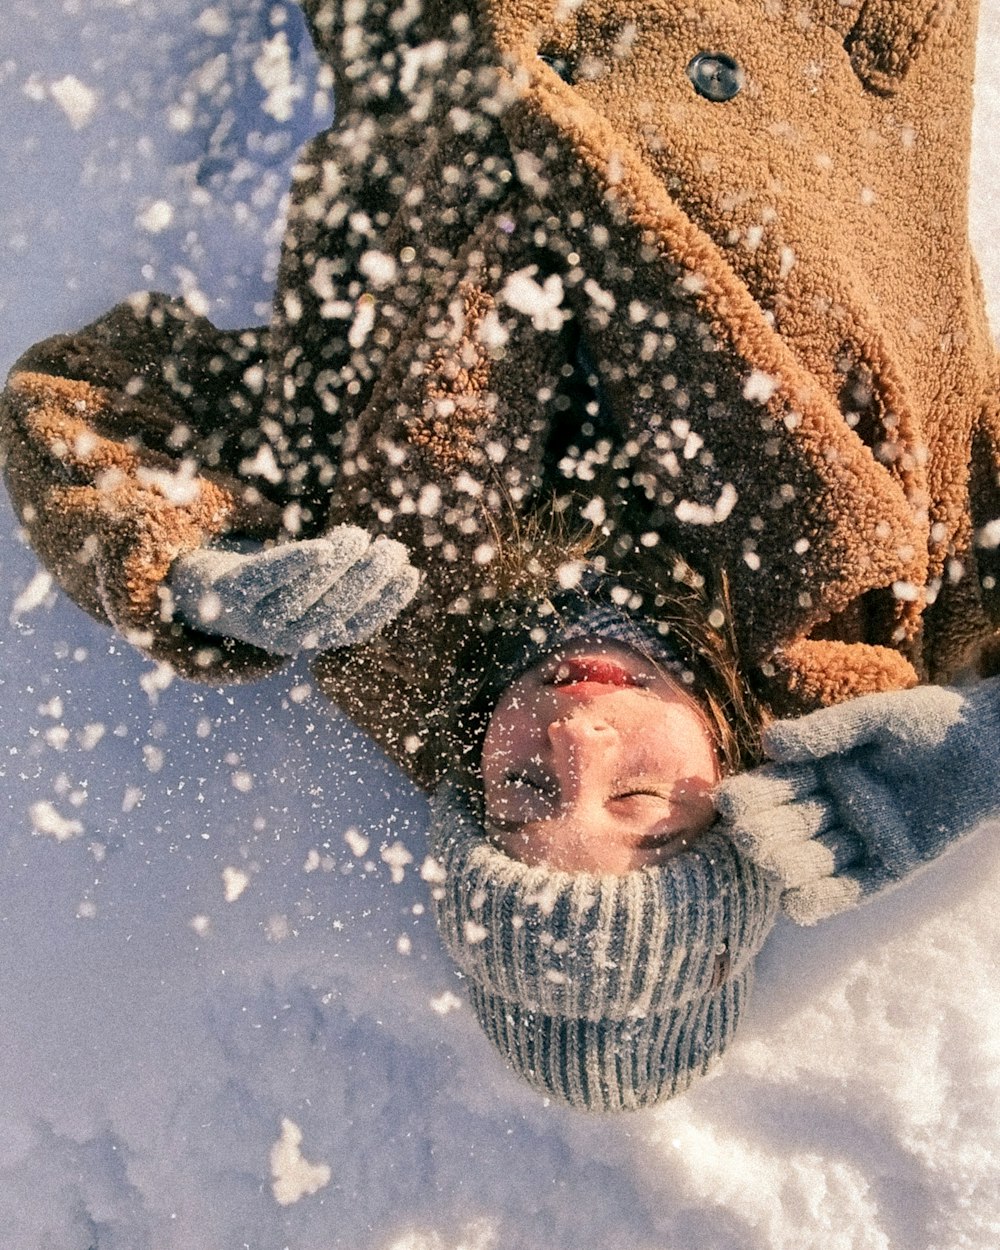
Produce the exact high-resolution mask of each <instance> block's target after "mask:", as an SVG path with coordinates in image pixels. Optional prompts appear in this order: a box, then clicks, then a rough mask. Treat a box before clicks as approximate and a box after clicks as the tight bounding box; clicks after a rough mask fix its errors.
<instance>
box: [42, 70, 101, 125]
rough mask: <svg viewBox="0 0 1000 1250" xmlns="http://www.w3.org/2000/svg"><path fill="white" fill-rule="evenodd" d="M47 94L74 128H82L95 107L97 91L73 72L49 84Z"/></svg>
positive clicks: (92, 114)
mask: <svg viewBox="0 0 1000 1250" xmlns="http://www.w3.org/2000/svg"><path fill="white" fill-rule="evenodd" d="M49 94H50V95H51V96H52V99H53V100H55V102H56V104H58V105H59V107H60V108H61V109H62V111H63V112H64V113H65V114H66V116H67V117H68V118H69V124H70V125H71V126H72V127H73V129H74V130H82V129H83V127H84V126H86V125H87V123H88V122H89V121H90V120H91V119H92V118H93V116H94V112H95V110H96V109H97V98H98V97H97V92H96V91H94V89H93V88H92V87H88V86H87V85H86V83H82V82H81V81H80V80H79V78H77V77H76V76H75V75H74V74H67V75H66V77H65V78H60V79H59V80H58V81H57V82H54V83H51V84H50V85H49Z"/></svg>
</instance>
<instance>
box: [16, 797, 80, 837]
mask: <svg viewBox="0 0 1000 1250" xmlns="http://www.w3.org/2000/svg"><path fill="white" fill-rule="evenodd" d="M28 814H29V815H30V817H31V825H32V828H33V830H34V832H35V833H39V834H45V835H47V836H48V837H50V838H55V840H56V841H57V842H67V841H68V840H69V839H70V838H76V837H79V836H80V834H81V833H83V825H81V824H80V822H79V821H78V820H67V819H66V818H65V817H64V816H60V814H59V813H58V812H57V811H56V809H55V808H54V807H53V806H52V804H51V803H45V802H42V803H33V804H32V805H31V807H30V808H29V809H28Z"/></svg>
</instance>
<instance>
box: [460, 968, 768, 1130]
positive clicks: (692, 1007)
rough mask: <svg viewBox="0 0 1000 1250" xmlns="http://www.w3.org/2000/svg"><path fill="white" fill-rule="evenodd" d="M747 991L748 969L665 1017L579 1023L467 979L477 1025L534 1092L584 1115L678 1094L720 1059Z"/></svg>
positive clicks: (640, 1105)
mask: <svg viewBox="0 0 1000 1250" xmlns="http://www.w3.org/2000/svg"><path fill="white" fill-rule="evenodd" d="M752 985H753V965H752V964H748V965H747V966H746V967H745V968H744V969H743V970H742V972H740V973H739V974H738V975H737V976H735V977H731V978H730V979H729V980H728V981H726V983H725V984H724V985H723V986H721V988H720V989H719V991H718V992H717V993H715V994H712V995H709V996H707V997H705V998H702V999H700V1000H698V999H696V1000H693V1001H692V1002H691V1003H688V1004H685V1005H684V1006H683V1007H681V1008H678V1009H677V1010H676V1011H670V1012H667V1013H666V1014H665V1015H654V1016H644V1017H637V1018H635V1019H629V1020H608V1019H604V1020H583V1019H580V1018H577V1017H571V1016H551V1015H544V1014H542V1013H541V1012H536V1011H531V1010H530V1009H528V1008H525V1007H523V1006H522V1005H521V1004H520V1003H517V1002H514V1001H512V1000H511V999H506V998H501V997H500V996H499V995H495V994H490V993H489V992H488V991H487V990H484V989H483V987H482V986H480V985H477V984H476V983H475V982H474V981H470V982H469V997H470V999H471V1002H472V1006H473V1008H474V1009H475V1012H476V1015H477V1017H478V1018H479V1023H480V1024H481V1025H482V1027H483V1031H484V1032H485V1033H486V1036H487V1037H488V1038H489V1039H490V1041H491V1042H492V1043H493V1044H494V1046H495V1047H496V1048H497V1050H498V1051H499V1052H500V1054H501V1055H502V1056H503V1057H504V1059H505V1060H506V1061H507V1063H508V1064H509V1065H510V1066H511V1067H512V1068H513V1069H514V1070H515V1071H516V1072H517V1073H518V1074H519V1075H521V1076H522V1077H523V1078H524V1079H525V1080H526V1081H528V1083H529V1084H531V1085H532V1086H534V1087H535V1088H536V1089H537V1090H539V1091H540V1092H541V1093H544V1094H547V1095H549V1096H551V1097H553V1098H555V1099H557V1100H559V1101H560V1102H564V1103H568V1104H569V1105H570V1106H572V1107H575V1108H578V1109H580V1108H582V1109H586V1110H587V1111H598V1112H615V1111H636V1110H639V1109H641V1108H643V1107H651V1106H655V1105H656V1104H657V1103H660V1102H665V1101H666V1100H667V1099H668V1098H673V1097H674V1096H675V1095H677V1094H681V1093H683V1092H684V1091H685V1090H686V1089H687V1088H688V1086H689V1085H690V1084H691V1082H692V1081H694V1080H696V1079H697V1078H698V1077H699V1076H703V1075H704V1074H705V1073H706V1072H707V1071H708V1069H709V1068H710V1067H711V1066H712V1064H713V1062H714V1061H715V1060H716V1059H717V1058H718V1057H719V1056H720V1055H721V1054H722V1053H723V1051H724V1050H725V1049H726V1047H727V1046H728V1045H729V1042H730V1041H731V1040H732V1037H733V1034H734V1033H735V1032H736V1027H737V1024H738V1023H739V1020H740V1017H741V1013H742V1011H743V1007H744V1004H745V1003H746V1001H747V1000H748V998H749V996H750V991H751V988H752Z"/></svg>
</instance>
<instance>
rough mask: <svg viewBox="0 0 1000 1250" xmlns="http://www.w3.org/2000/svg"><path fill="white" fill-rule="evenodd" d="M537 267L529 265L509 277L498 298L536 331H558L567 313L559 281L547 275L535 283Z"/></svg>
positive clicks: (553, 274)
mask: <svg viewBox="0 0 1000 1250" xmlns="http://www.w3.org/2000/svg"><path fill="white" fill-rule="evenodd" d="M537 272H538V266H537V265H529V266H527V268H525V269H518V270H517V272H516V273H512V274H511V275H510V277H509V278H508V279H507V281H506V282H505V283H504V285H503V287H502V289H501V291H500V298H501V299H502V300H503V301H504V303H506V304H508V305H509V306H510V307H511V308H513V309H514V310H515V312H519V313H524V314H525V315H526V316H530V317H531V324H532V325H533V326H534V327H535V329H536V330H553V331H555V330H559V329H560V328H561V327H562V324H563V322H564V321H565V320H566V318H567V317H568V316H569V313H568V312H566V311H565V310H564V309H563V306H562V304H563V296H564V294H565V292H564V290H563V283H562V278H560V277H559V275H558V274H556V273H552V274H549V275H548V277H547V278H546V279H545V281H544V282H541V283H540V282H536V281H535V274H536V273H537Z"/></svg>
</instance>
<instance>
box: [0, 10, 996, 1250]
mask: <svg viewBox="0 0 1000 1250" xmlns="http://www.w3.org/2000/svg"><path fill="white" fill-rule="evenodd" d="M983 22H984V26H983V32H982V38H981V51H982V56H981V66H980V81H979V86H978V112H977V130H976V150H975V162H974V194H973V204H972V214H973V228H974V233H975V237H976V239H977V241H978V247H979V253H980V259H981V262H982V265H983V271H984V276H985V279H986V283H987V287H988V291H989V294H990V298H991V300H992V309H993V312H994V323H995V324H1000V318H997V316H996V314H997V312H998V311H1000V304H998V301H1000V242H996V241H995V240H994V238H993V233H994V232H993V227H994V223H995V220H996V217H995V213H996V209H995V201H994V204H992V205H991V203H990V188H991V187H995V186H996V185H997V178H998V174H1000V148H998V145H997V144H996V143H995V141H994V140H993V139H992V138H991V136H992V135H995V134H996V133H997V132H998V130H1000V94H998V93H1000V3H998V0H987V2H986V5H985V8H984V13H983ZM275 48H280V49H281V50H282V54H281V66H280V75H279V77H280V83H279V82H277V80H276V79H272V78H269V77H268V75H263V74H262V72H261V68H260V67H261V65H262V64H270V63H271V61H270V60H268V58H271V59H274V55H275V54H274V49H275ZM286 48H287V56H286V53H285V51H284V49H286ZM0 49H2V55H0V92H2V100H3V115H4V126H3V127H2V129H0V160H2V162H3V171H2V172H3V187H4V192H3V196H2V197H0V249H2V257H3V260H2V266H0V364H2V365H3V367H4V369H6V368H7V367H9V365H10V364H11V363H12V362H13V360H14V359H15V358H16V356H17V354H18V353H19V352H20V351H21V350H23V349H24V348H25V347H26V346H27V345H28V344H30V343H31V342H33V341H35V340H37V339H39V338H41V337H43V336H44V335H47V334H50V333H54V332H56V331H59V330H64V329H67V328H71V327H74V326H77V325H81V324H83V323H84V322H85V321H87V320H90V319H91V318H93V317H94V316H96V315H98V314H99V313H101V312H103V311H104V310H105V309H106V308H108V307H109V306H110V305H111V304H113V303H114V302H116V301H117V300H118V299H120V298H122V297H124V296H125V295H126V294H128V293H129V292H131V291H134V290H139V289H143V288H149V287H155V288H158V289H165V290H169V291H172V292H176V293H187V294H189V295H190V297H191V298H192V300H193V302H195V303H196V304H199V306H205V307H207V308H208V310H209V311H210V313H211V314H212V315H213V317H214V318H215V319H216V320H217V321H219V322H220V323H222V324H225V325H229V326H235V325H239V324H250V323H255V322H258V321H260V320H262V319H264V318H265V317H266V314H267V303H268V298H269V290H270V283H271V281H272V279H273V268H274V259H275V245H276V240H277V238H278V237H279V232H278V230H277V229H276V228H275V226H274V222H275V219H276V217H277V214H278V211H279V207H280V197H281V195H282V194H283V192H284V189H285V187H286V185H287V178H288V168H289V163H290V161H291V157H292V154H293V152H294V149H295V147H296V145H297V144H298V143H299V142H301V141H302V140H303V139H304V138H305V137H306V136H307V135H308V134H309V133H311V132H312V131H313V130H315V129H317V128H318V126H319V125H320V124H322V122H323V120H324V118H325V117H326V116H327V110H328V107H329V101H328V100H327V98H326V96H325V92H324V90H323V87H322V81H321V79H318V78H317V69H316V65H315V62H314V60H313V58H312V54H311V51H310V50H309V48H308V43H307V40H306V39H305V36H304V33H303V28H302V23H301V20H300V18H299V16H298V14H297V12H296V11H295V10H294V8H292V7H291V6H290V5H288V4H286V3H277V4H257V3H252V2H251V0H219V2H218V3H215V4H214V5H212V6H211V7H209V6H208V5H206V4H205V3H203V0H155V2H154V0H131V2H130V0H85V2H84V3H79V2H76V3H71V2H67V3H65V4H62V5H52V4H49V3H46V2H45V0H7V2H6V5H5V8H4V21H3V22H2V23H0ZM269 49H270V51H269ZM275 72H276V73H277V71H275ZM66 83H73V84H75V85H74V87H73V91H72V93H69V92H67V90H65V89H61V90H57V89H56V88H57V87H58V85H59V84H63V86H64V87H65V84H66ZM279 89H280V100H281V107H280V108H278V107H276V105H275V94H274V93H275V91H277V90H279ZM70 100H72V101H75V102H76V103H74V104H73V106H72V107H70V106H69V104H68V103H67V101H70ZM84 103H85V104H86V107H85V108H84V107H83V104H84ZM279 117H280V122H279ZM2 509H3V511H2V517H3V520H2V534H0V542H2V547H0V560H2V565H3V577H2V581H0V585H2V591H0V594H2V597H3V606H2V607H0V619H3V620H4V621H5V622H6V621H8V620H9V625H7V626H6V627H5V628H4V630H3V633H2V635H0V682H2V687H3V702H2V716H0V783H2V788H3V795H4V799H5V802H4V807H3V810H4V811H5V812H6V813H7V816H6V820H5V822H4V825H3V827H2V830H0V1246H2V1247H10V1248H11V1250H242V1248H243V1247H247V1248H251V1250H283V1248H286V1247H287V1248H288V1250H332V1248H334V1247H345V1248H348V1250H459V1247H462V1248H464V1250H500V1248H502V1250H516V1248H518V1247H524V1248H525V1250H542V1248H543V1247H544V1250H563V1248H565V1250H571V1248H572V1250H577V1248H579V1247H584V1248H594V1250H603V1248H615V1250H617V1248H618V1247H622V1248H623V1250H624V1248H628V1250H675V1248H676V1250H695V1248H696V1250H810V1248H812V1247H815V1248H816V1250H888V1248H892V1250H923V1248H926V1250H931V1248H934V1250H951V1248H955V1250H957V1248H958V1247H962V1248H964V1250H996V1247H997V1246H998V1245H1000V1007H998V997H997V984H998V969H997V951H998V950H1000V908H997V906H996V902H995V900H996V898H997V897H998V892H1000V854H998V850H997V835H998V834H1000V827H997V826H993V827H984V828H983V829H981V830H980V831H979V832H978V833H977V834H976V835H974V836H973V837H971V838H970V839H968V840H967V841H966V842H965V843H964V844H963V845H962V846H961V847H959V848H958V849H957V850H956V851H954V852H953V853H952V854H951V855H949V856H948V857H946V859H944V860H943V861H940V862H938V863H937V864H935V865H933V866H931V867H930V868H928V869H927V870H926V871H925V872H924V873H923V874H922V875H921V876H920V877H918V878H917V879H916V880H915V881H914V882H912V883H911V884H910V885H908V886H907V887H905V888H903V889H900V890H898V891H896V892H895V893H893V894H892V895H890V896H888V897H885V898H883V899H882V900H880V901H878V902H876V903H874V904H872V905H870V906H869V907H868V908H867V909H864V910H862V911H859V912H855V913H853V914H850V915H848V916H845V917H841V918H839V919H837V920H835V921H832V922H828V923H827V924H825V925H822V926H820V927H819V928H817V929H815V930H797V929H795V928H794V927H792V926H791V925H788V924H782V925H781V926H779V929H778V930H777V932H776V933H775V934H774V936H773V937H772V939H771V941H770V942H769V944H768V946H767V947H766V949H765V952H764V955H763V958H762V960H761V966H760V973H759V978H758V988H757V996H756V1000H755V1004H754V1008H753V1010H752V1012H751V1018H750V1019H749V1021H748V1022H747V1023H746V1025H745V1026H744V1028H743V1029H742V1032H741V1035H740V1037H739V1038H738V1039H737V1042H736V1043H735V1044H734V1047H733V1049H732V1050H731V1052H730V1053H729V1055H728V1056H727V1057H726V1058H725V1060H724V1061H723V1063H722V1065H721V1067H720V1068H719V1069H718V1070H717V1072H716V1073H715V1074H714V1075H713V1076H711V1077H710V1078H708V1079H707V1080H705V1081H704V1082H702V1083H701V1084H700V1085H698V1086H697V1087H696V1088H695V1089H693V1090H692V1091H691V1092H690V1093H689V1094H688V1095H686V1096H685V1097H683V1098H680V1099H678V1100H677V1101H675V1102H673V1103H671V1104H668V1105H666V1106H664V1107H662V1108H660V1109H657V1110H655V1111H651V1112H647V1113H642V1114H639V1115H634V1116H626V1117H619V1118H608V1119H606V1118H600V1117H597V1118H590V1117H585V1116H581V1115H579V1114H575V1113H572V1112H569V1111H566V1110H563V1109H558V1108H554V1107H552V1106H547V1105H546V1104H545V1102H544V1101H543V1100H542V1099H541V1098H540V1097H538V1096H537V1095H535V1094H534V1093H532V1092H531V1091H530V1090H529V1089H528V1088H527V1087H524V1086H522V1085H521V1084H520V1083H519V1082H518V1081H517V1080H516V1079H515V1078H513V1077H511V1076H509V1075H508V1074H507V1073H506V1072H505V1071H504V1069H503V1067H502V1065H501V1064H500V1062H499V1060H498V1059H497V1058H496V1057H495V1056H494V1054H493V1052H492V1050H491V1049H490V1047H489V1045H488V1043H487V1042H486V1041H485V1039H484V1038H483V1037H482V1035H481V1034H480V1031H479V1029H478V1026H477V1025H476V1023H475V1021H474V1020H473V1018H472V1014H471V1011H470V1010H469V1008H468V1007H467V1006H466V1005H465V1001H464V998H463V995H462V987H461V984H460V982H459V981H458V979H457V978H456V976H455V974H454V972H453V970H452V968H451V966H450V965H449V963H448V961H447V959H446V957H445V956H444V954H443V953H442V951H441V949H440V947H439V945H438V941H437V938H436V935H435V933H434V930H433V924H432V922H431V920H430V917H429V915H428V913H427V911H426V910H425V907H426V895H425V891H426V885H425V883H424V882H423V881H422V880H421V877H420V872H419V867H420V864H421V863H422V861H423V859H424V854H425V851H424V830H425V824H426V809H425V805H424V803H423V800H422V799H421V798H420V797H419V796H418V795H417V794H415V792H414V791H413V790H412V788H411V787H410V786H408V784H407V783H406V782H405V781H404V780H403V779H402V778H401V777H400V776H399V774H398V773H396V772H395V771H394V770H393V769H392V767H391V766H390V765H389V764H388V763H387V762H385V760H384V759H383V758H382V757H381V756H380V754H379V753H378V752H377V751H376V750H375V749H374V748H373V747H372V746H371V745H370V744H369V743H367V742H366V741H365V740H364V739H363V738H362V737H361V735H359V734H358V733H357V732H356V731H355V730H353V728H352V727H351V726H350V725H349V724H348V723H347V722H346V721H345V720H344V719H343V718H342V717H341V716H340V715H339V714H338V713H336V712H335V711H333V710H332V709H331V708H329V707H328V706H327V705H326V704H324V702H323V700H322V699H321V697H320V696H318V695H317V694H315V693H313V692H312V691H311V689H310V688H309V677H308V673H307V670H306V669H305V667H304V666H297V667H296V666H293V667H292V668H290V669H287V670H285V671H283V672H282V673H280V674H279V675H277V676H276V677H273V678H271V679H269V680H268V681H265V682H263V683H261V684H259V685H256V686H252V687H241V688H234V689H229V690H225V691H217V690H211V689H204V688H200V687H195V686H192V685H189V684H186V683H184V682H181V681H173V682H171V681H170V680H169V674H165V673H163V672H161V671H160V670H158V669H156V668H155V667H153V666H151V665H149V664H148V663H146V662H145V661H143V660H142V659H141V658H140V657H138V656H137V655H136V654H134V653H133V652H132V651H131V650H130V649H129V648H128V646H127V645H126V644H124V643H122V642H121V641H119V640H116V639H114V638H113V637H112V636H111V635H110V634H109V633H107V632H106V631H105V630H103V629H102V628H101V627H99V626H98V625H97V624H95V623H93V622H92V621H90V620H89V619H88V618H87V617H85V616H84V615H83V614H82V613H81V612H79V611H78V610H77V609H76V608H74V607H73V606H72V605H70V604H69V603H68V602H67V601H66V600H65V599H64V598H63V597H62V596H61V595H59V594H58V593H57V592H56V591H54V590H53V589H52V588H51V586H50V584H49V582H48V581H47V580H45V579H39V578H38V576H37V574H38V567H37V564H36V562H35V560H34V557H33V556H32V555H31V553H30V552H29V551H28V550H27V549H26V548H25V547H24V546H23V544H22V543H21V541H20V540H19V537H18V534H17V530H16V525H15V522H14V520H13V517H12V514H11V511H10V509H9V506H8V505H7V504H6V502H4V503H3V504H2ZM383 852H386V854H383Z"/></svg>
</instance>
